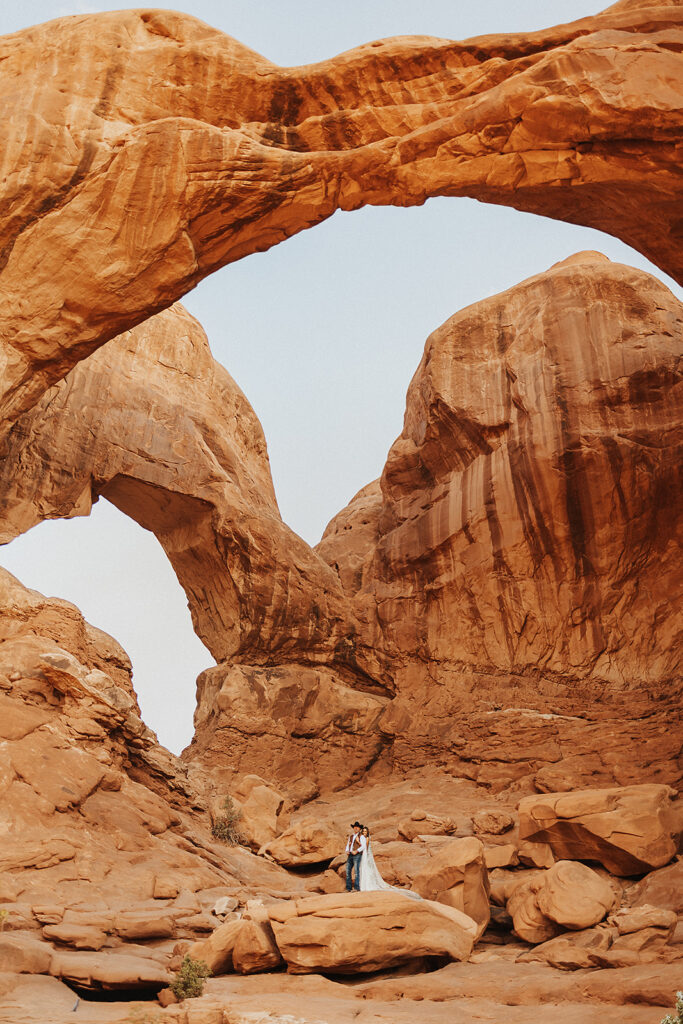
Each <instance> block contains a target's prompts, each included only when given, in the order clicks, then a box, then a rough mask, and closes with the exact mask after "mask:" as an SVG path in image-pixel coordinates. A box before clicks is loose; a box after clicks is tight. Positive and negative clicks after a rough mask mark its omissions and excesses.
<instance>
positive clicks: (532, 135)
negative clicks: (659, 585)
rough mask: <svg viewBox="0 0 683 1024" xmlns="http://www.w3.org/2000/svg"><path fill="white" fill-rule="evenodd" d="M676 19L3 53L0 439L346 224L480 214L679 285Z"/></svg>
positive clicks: (202, 37)
mask: <svg viewBox="0 0 683 1024" xmlns="http://www.w3.org/2000/svg"><path fill="white" fill-rule="evenodd" d="M682 20H683V13H682V12H681V10H680V7H679V6H678V5H677V4H669V5H661V4H660V5H655V4H654V3H652V2H650V0H638V2H637V3H629V4H625V5H617V6H616V7H614V8H612V9H610V10H608V11H606V12H604V13H603V14H601V15H597V16H596V17H594V18H586V19H583V20H582V21H578V22H575V23H573V24H571V25H560V26H558V27H557V28H554V29H548V30H546V31H542V32H536V33H532V34H529V35H517V36H515V35H501V36H486V37H482V38H479V39H472V40H469V41H467V42H464V43H453V42H450V41H448V40H441V39H433V38H427V37H415V38H407V37H406V38H398V39H393V40H384V41H381V42H377V43H370V44H368V45H366V46H361V47H359V48H358V49H356V50H352V51H350V52H348V53H346V54H342V55H341V56H340V57H337V58H334V59H332V60H328V61H325V62H323V63H321V64H317V65H310V66H306V67H300V68H280V67H277V66H275V65H273V64H272V63H270V62H269V61H268V60H266V59H265V58H263V57H260V56H258V55H257V54H255V53H253V52H252V51H251V50H248V49H247V48H246V47H244V46H242V45H241V44H240V43H238V42H236V41H235V40H233V39H231V38H229V37H228V36H225V35H223V34H222V33H220V32H217V31H215V30H213V29H211V28H209V27H208V26H206V25H204V24H203V23H201V22H198V21H196V20H194V19H193V18H190V17H188V16H186V15H183V14H178V13H175V12H168V11H123V12H116V13H111V14H99V15H92V16H82V17H77V18H68V19H61V20H59V21H56V22H50V23H49V24H48V25H43V26H38V27H36V28H32V29H28V30H26V31H23V32H20V33H17V34H16V35H13V36H9V37H6V38H5V39H3V40H1V41H0V88H1V89H2V92H3V95H5V96H6V97H7V98H8V102H7V103H5V104H4V106H3V108H2V112H1V113H0V124H1V126H2V137H3V140H4V148H3V156H2V175H1V176H0V180H2V188H1V189H0V213H1V214H2V216H1V217H0V223H1V224H2V228H1V229H0V232H1V233H0V254H1V258H0V289H1V292H2V301H1V302H0V337H2V364H3V366H4V372H3V378H4V379H3V392H2V400H1V402H0V421H1V422H4V423H7V422H8V421H9V422H11V421H12V420H13V419H15V418H16V416H17V415H18V414H19V413H20V412H21V411H23V410H25V409H26V408H28V407H29V406H30V405H32V404H33V403H34V402H35V401H36V400H37V399H38V398H39V396H40V395H41V394H42V393H43V392H44V391H45V390H46V388H47V387H49V386H50V385H51V384H52V383H54V382H55V381H56V380H58V379H59V378H60V377H62V376H64V374H65V373H66V372H67V371H68V370H69V369H70V368H71V367H72V366H73V365H74V364H75V363H76V362H77V361H78V360H79V359H81V358H83V357H84V356H86V355H87V354H88V353H89V352H91V351H92V350H93V349H95V348H96V347H97V346H98V345H100V344H102V343H103V342H104V341H106V340H108V339H110V338H112V337H114V336H115V335H117V334H119V333H121V332H122V331H124V330H126V329H129V328H131V327H133V326H134V325H135V324H137V323H140V322H141V321H142V320H144V319H145V318H146V317H148V316H149V315H150V314H152V313H154V312H156V311H158V310H160V309H162V308H164V307H166V306H168V305H169V304H170V303H172V302H173V301H174V300H175V299H177V298H179V297H180V296H181V295H182V294H183V293H184V292H186V291H187V290H188V289H189V288H191V287H192V286H193V285H195V284H196V283H197V281H199V280H200V279H201V278H202V277H204V276H205V275H207V274H209V273H211V271H213V270H215V269H216V268H218V267H220V266H222V265H223V264H225V263H229V262H231V261H233V260H237V259H240V258H241V257H242V256H245V255H247V254H248V253H252V252H255V251H259V250H263V249H267V248H268V247H270V246H272V245H274V244H276V243H278V242H280V241H282V240H283V239H284V238H286V237H288V236H289V235H292V234H294V233H296V232H297V231H300V230H302V229H303V228H306V227H310V226H311V225H313V224H316V223H318V222H319V221H321V220H323V219H324V218H326V217H328V216H329V215H330V214H332V213H333V212H334V211H335V210H337V209H345V210H353V209H357V208H358V207H360V206H362V205H364V204H374V205H381V204H396V205H401V206H409V205H415V204H419V203H422V202H424V200H425V199H426V198H428V197H429V196H437V195H438V196H445V195H449V196H473V197H475V198H477V199H480V200H483V201H486V202H494V203H502V204H505V205H509V206H514V207H516V208H518V209H521V210H530V211H533V212H535V213H541V214H545V215H548V216H553V217H557V218H560V219H564V220H568V221H571V222H574V223H583V224H589V225H591V226H593V227H597V228H600V229H602V230H605V231H607V232H609V233H611V234H615V235H617V236H619V237H621V238H623V239H624V240H625V241H627V242H629V243H630V244H631V245H633V246H635V247H636V248H637V249H640V250H641V251H642V252H643V253H645V254H646V255H648V256H649V257H650V258H651V259H652V260H654V261H655V262H656V263H658V264H659V265H660V266H661V267H663V268H664V269H666V270H667V271H669V272H670V273H671V274H673V275H678V276H679V277H680V275H681V255H680V242H681V221H680V217H678V216H677V214H676V213H675V204H676V200H677V199H678V200H679V201H680V197H681V184H680V181H681V179H680V175H679V173H678V169H679V166H680V134H679V132H680V125H679V108H680V92H679V88H678V83H679V82H680V65H679V55H678V50H679V49H680V44H681V31H682V30H681V24H682Z"/></svg>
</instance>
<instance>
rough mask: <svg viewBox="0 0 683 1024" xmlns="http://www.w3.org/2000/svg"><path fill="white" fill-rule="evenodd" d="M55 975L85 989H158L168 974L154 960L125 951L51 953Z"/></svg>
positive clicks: (167, 978) (168, 981)
mask: <svg viewBox="0 0 683 1024" xmlns="http://www.w3.org/2000/svg"><path fill="white" fill-rule="evenodd" d="M49 970H50V974H51V975H52V976H53V977H55V978H63V979H64V980H65V981H67V982H69V983H71V984H74V985H78V986H79V987H81V988H86V989H106V990H115V989H136V988H138V989H142V990H145V989H147V990H148V989H160V988H163V987H164V986H166V985H168V984H169V983H170V981H171V975H170V974H169V972H168V971H166V970H164V969H163V968H162V967H161V966H160V965H159V964H158V963H157V962H156V961H155V960H153V959H151V958H147V957H141V956H131V955H130V954H128V953H113V952H112V953H71V952H68V953H67V952H63V951H59V952H55V953H54V954H53V956H52V960H51V962H50V968H49Z"/></svg>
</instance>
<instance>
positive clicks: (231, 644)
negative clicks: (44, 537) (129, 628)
mask: <svg viewBox="0 0 683 1024" xmlns="http://www.w3.org/2000/svg"><path fill="white" fill-rule="evenodd" d="M0 492H1V493H2V494H3V503H2V511H1V512H0V543H7V542H8V541H10V540H11V539H12V538H13V537H15V536H17V535H18V534H20V533H23V532H25V531H26V530H27V529H30V528H31V527H32V526H34V525H35V524H36V523H38V522H40V521H41V520H42V519H45V518H56V517H70V516H74V515H87V514H88V513H89V512H90V509H91V506H92V502H93V501H96V500H97V499H98V498H99V497H100V496H103V497H105V498H107V499H108V500H109V501H111V502H113V504H115V505H116V506H117V507H118V508H119V509H121V511H122V512H124V513H125V514H126V515H129V516H131V517H132V518H133V519H135V520H136V521H137V522H138V523H140V525H141V526H143V527H144V528H145V529H147V530H150V531H151V532H153V533H154V534H156V536H157V538H158V539H159V541H160V543H161V544H162V546H163V547H164V549H165V551H166V554H167V556H168V557H169V559H170V561H171V564H172V565H173V568H174V570H175V572H176V575H177V576H178V579H179V581H180V583H181V584H182V586H183V587H184V589H185V592H186V595H187V598H188V603H189V606H190V610H191V613H192V618H193V623H194V627H195V631H196V632H197V634H198V636H199V637H200V638H201V639H202V640H203V641H204V643H205V644H206V646H207V647H208V649H209V650H210V651H211V653H212V655H213V656H214V658H215V659H216V661H226V660H231V659H236V660H244V661H247V662H249V663H253V664H268V663H271V662H272V661H273V660H274V659H275V660H276V662H277V663H282V662H285V663H286V662H288V661H296V660H297V658H298V659H300V660H303V661H305V662H310V663H315V662H316V660H321V661H338V662H339V663H340V670H341V671H342V672H343V671H344V668H343V666H346V670H347V671H348V672H349V673H351V674H354V677H355V676H358V677H359V678H356V679H355V681H356V685H361V686H362V685H363V682H362V677H363V676H364V673H365V671H366V670H367V671H368V672H369V673H371V675H372V676H377V677H379V676H380V675H381V673H380V672H379V671H378V667H377V659H376V658H375V657H374V656H371V655H369V653H368V654H367V655H363V654H361V653H360V652H358V664H356V655H355V653H354V652H356V644H355V643H354V642H353V637H354V634H355V633H356V628H355V626H354V618H353V615H352V613H351V610H350V606H349V603H348V599H347V598H346V596H345V595H344V593H343V590H342V588H341V586H340V584H339V580H338V577H337V575H336V574H335V573H334V572H333V571H332V570H331V569H330V568H329V566H328V565H327V564H326V563H325V562H324V561H323V560H322V559H321V558H319V557H318V556H317V555H316V554H315V553H314V552H313V551H312V550H311V549H310V547H309V546H308V545H307V544H306V543H305V542H304V541H303V540H301V538H300V537H298V536H297V535H296V534H295V533H294V532H293V531H292V530H290V529H289V527H287V526H286V525H285V524H284V523H283V522H282V520H281V518H280V513H279V510H278V507H277V502H276V499H275V494H274V491H273V485H272V480H271V476H270V465H269V462H268V454H267V450H266V441H265V438H264V436H263V430H262V429H261V424H260V423H259V421H258V419H257V417H256V415H255V413H254V411H253V409H252V408H251V406H250V405H249V402H248V401H247V399H246V398H245V396H244V395H243V393H242V392H241V390H240V389H239V387H238V386H237V384H235V382H234V381H233V379H232V378H231V377H230V375H229V374H228V373H227V371H226V370H225V369H224V368H223V367H222V366H221V365H220V364H219V363H217V362H216V361H215V360H214V359H213V356H212V355H211V352H210V349H209V344H208V341H207V338H206V335H205V333H204V331H203V330H202V328H201V326H200V324H199V323H198V322H197V320H195V318H194V317H192V316H191V315H190V314H189V313H188V312H187V310H185V309H184V308H183V307H182V306H180V305H179V304H175V305H173V306H171V307H170V308H169V309H167V310H165V311H163V312H162V313H159V314H157V315H156V316H154V317H151V318H150V319H149V320H147V321H145V323H144V324H141V325H140V326H138V327H137V328H135V329H134V330H132V331H128V332H124V333H123V334H121V335H120V336H119V337H118V338H116V339H115V340H113V341H112V342H111V343H110V344H109V345H107V346H106V347H105V348H103V349H102V350H101V351H99V352H97V353H94V354H93V355H92V356H91V357H90V358H89V359H88V360H86V361H82V362H81V363H79V364H78V365H77V366H76V367H74V369H73V370H72V371H71V373H70V374H69V375H68V376H67V378H66V379H65V380H64V381H61V382H60V383H58V384H56V385H54V386H53V387H52V388H51V389H50V390H49V391H48V392H47V393H46V395H45V396H44V397H43V399H41V401H40V402H39V403H38V404H37V406H35V408H34V409H33V410H31V411H30V412H28V413H27V414H25V415H24V416H23V417H22V418H20V420H19V421H18V422H17V423H16V424H15V426H14V429H13V430H12V432H11V434H10V436H9V439H8V446H7V453H6V457H5V459H3V461H2V464H1V468H0ZM361 663H362V664H363V665H364V666H365V667H364V668H362V667H361ZM370 666H372V668H371V667H370ZM367 685H369V686H373V680H372V679H371V678H370V676H368V679H367ZM376 685H377V686H379V687H380V688H382V684H381V683H380V682H377V684H376Z"/></svg>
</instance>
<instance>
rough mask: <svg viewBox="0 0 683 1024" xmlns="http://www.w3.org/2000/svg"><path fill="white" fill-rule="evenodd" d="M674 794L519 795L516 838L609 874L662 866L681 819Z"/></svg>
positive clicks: (644, 790) (664, 790) (674, 845)
mask: <svg viewBox="0 0 683 1024" xmlns="http://www.w3.org/2000/svg"><path fill="white" fill-rule="evenodd" d="M676 795H677V793H676V790H674V789H672V788H671V787H669V786H657V785H642V786H628V787H626V788H624V789H592V790H586V791H583V792H578V793H547V794H544V795H542V796H530V797H525V798H524V799H523V800H522V801H521V803H520V805H519V831H520V836H522V837H523V838H526V839H531V840H533V841H535V842H548V843H549V844H550V846H551V847H552V849H553V850H554V851H555V852H556V853H557V855H558V856H560V857H570V858H572V859H576V860H590V861H598V862H599V863H600V864H603V865H604V866H605V867H606V868H607V869H608V870H609V871H611V872H613V873H614V874H615V875H638V874H642V873H644V872H646V871H652V870H653V869H654V868H662V867H664V866H665V865H666V864H668V863H669V862H670V861H671V860H672V859H673V858H674V856H675V854H676V852H677V851H678V848H679V843H680V837H681V832H683V817H682V815H681V809H680V805H679V804H677V805H674V802H673V801H674V798H675V797H676Z"/></svg>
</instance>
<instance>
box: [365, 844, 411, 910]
mask: <svg viewBox="0 0 683 1024" xmlns="http://www.w3.org/2000/svg"><path fill="white" fill-rule="evenodd" d="M360 889H361V892H372V891H376V890H378V889H379V890H381V891H382V892H400V893H401V895H402V896H409V897H410V898H411V899H412V900H419V899H422V897H421V896H418V894H417V893H416V892H411V890H410V889H401V888H400V886H398V885H389V883H388V882H385V881H384V879H383V878H382V876H381V875H380V873H379V870H378V868H377V865H376V864H375V858H374V857H373V855H372V844H371V843H368V845H367V848H366V850H365V853H364V854H363V856H362V857H361V861H360Z"/></svg>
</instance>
